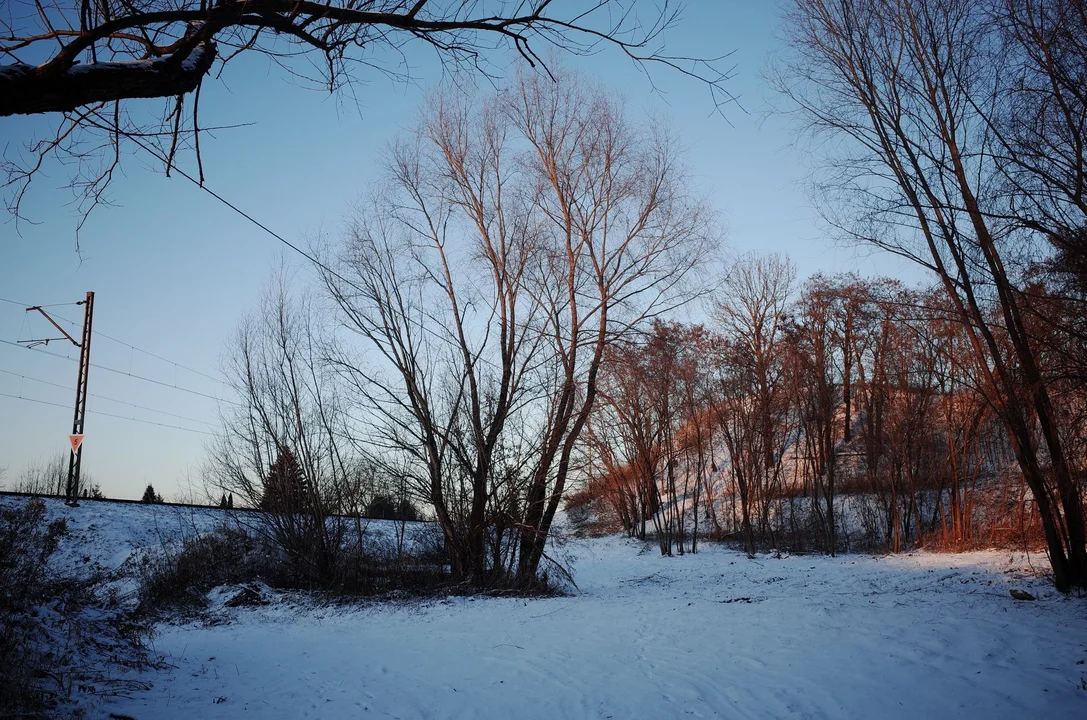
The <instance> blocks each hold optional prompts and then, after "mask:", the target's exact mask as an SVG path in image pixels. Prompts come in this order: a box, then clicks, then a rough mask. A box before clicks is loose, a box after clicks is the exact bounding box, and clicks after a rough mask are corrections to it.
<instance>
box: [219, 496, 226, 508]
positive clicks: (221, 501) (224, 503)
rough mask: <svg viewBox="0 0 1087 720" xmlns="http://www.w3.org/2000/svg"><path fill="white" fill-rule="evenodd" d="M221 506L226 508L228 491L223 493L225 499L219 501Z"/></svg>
mask: <svg viewBox="0 0 1087 720" xmlns="http://www.w3.org/2000/svg"><path fill="white" fill-rule="evenodd" d="M219 507H221V508H223V509H226V493H223V499H222V500H220V501H219Z"/></svg>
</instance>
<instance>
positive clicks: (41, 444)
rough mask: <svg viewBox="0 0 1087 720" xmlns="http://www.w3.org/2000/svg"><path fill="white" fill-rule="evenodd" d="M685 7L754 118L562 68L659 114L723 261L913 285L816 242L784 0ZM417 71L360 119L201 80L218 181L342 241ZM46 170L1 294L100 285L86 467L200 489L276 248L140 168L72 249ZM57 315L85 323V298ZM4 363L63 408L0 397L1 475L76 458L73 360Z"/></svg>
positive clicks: (18, 355) (691, 94) (676, 42)
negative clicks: (233, 343) (776, 259)
mask: <svg viewBox="0 0 1087 720" xmlns="http://www.w3.org/2000/svg"><path fill="white" fill-rule="evenodd" d="M687 5H688V10H687V12H686V14H685V17H684V18H683V20H682V21H681V22H680V24H679V25H678V26H676V27H675V28H674V29H673V30H672V31H671V32H670V33H669V35H668V37H667V41H668V42H669V44H670V45H669V49H670V50H671V51H672V52H675V53H681V54H686V55H701V56H712V55H717V54H720V53H722V52H728V51H733V52H734V54H733V56H732V58H731V61H732V62H733V63H734V64H735V66H736V67H735V78H734V80H732V81H731V83H730V84H729V86H728V87H729V88H730V90H731V91H732V92H733V93H734V94H736V95H737V96H739V99H740V102H741V103H742V105H743V107H744V108H746V110H747V111H748V112H746V113H745V112H743V111H742V110H740V109H739V108H736V107H730V108H727V109H726V111H725V114H726V116H727V121H726V119H722V118H721V117H720V116H718V115H715V114H713V113H712V104H711V102H710V98H709V95H708V92H707V90H706V88H705V87H702V86H700V85H699V84H698V83H697V82H695V81H692V80H690V79H687V78H683V77H682V76H680V75H679V74H677V73H674V72H668V71H666V70H664V69H658V70H657V71H656V74H655V79H656V81H657V84H658V86H659V88H661V89H662V90H663V93H662V94H655V93H653V92H652V88H651V86H650V84H649V82H648V81H647V80H646V79H645V77H644V76H643V75H641V74H640V73H639V72H638V70H637V69H636V68H635V67H634V66H632V64H631V63H630V62H629V61H627V60H626V59H625V58H622V57H620V56H619V55H618V54H617V53H603V54H600V55H597V56H594V57H590V58H584V59H577V60H576V61H575V62H571V63H569V64H570V65H572V66H573V67H576V69H578V70H581V71H583V72H585V73H587V74H588V75H590V76H592V77H595V78H596V79H597V80H599V81H600V82H603V83H605V84H607V85H608V86H610V87H613V88H615V90H616V91H618V92H620V93H622V94H624V95H625V96H626V98H627V102H628V105H629V106H630V108H631V109H632V110H633V111H635V112H644V113H646V114H649V115H654V116H658V115H659V116H663V117H665V118H667V119H668V121H669V122H670V123H671V125H672V128H673V129H674V131H675V132H676V133H677V135H678V136H679V137H680V139H681V140H682V142H683V144H684V145H685V146H686V147H687V148H688V150H689V156H688V158H687V160H688V162H689V164H690V167H691V169H692V170H693V173H694V180H695V182H696V184H697V186H698V187H699V188H700V189H701V190H702V191H703V192H704V193H705V194H706V195H707V197H708V198H709V199H710V200H711V202H712V203H713V204H714V205H715V206H716V208H717V209H718V210H719V211H720V212H721V213H722V215H723V217H724V218H725V221H726V223H727V226H728V229H729V236H728V251H729V252H730V253H743V252H746V251H749V250H756V251H774V252H780V253H786V254H788V255H789V256H791V257H792V258H793V260H794V262H795V263H796V265H797V267H798V270H799V273H800V275H801V276H802V277H803V276H807V275H809V274H811V273H813V272H816V271H824V272H837V271H844V270H850V271H856V272H860V273H862V274H890V275H897V276H901V277H910V278H912V277H916V274H915V271H912V270H909V269H906V268H903V267H902V265H901V264H899V263H898V262H897V261H895V260H893V259H891V258H888V257H874V258H873V257H869V256H867V255H866V254H865V253H864V252H863V251H861V252H858V251H856V250H852V249H848V248H842V247H838V246H836V245H835V244H834V243H833V242H832V241H830V240H828V238H827V236H826V235H825V234H824V232H823V231H822V229H821V227H820V224H819V222H818V220H817V217H816V213H815V212H814V210H813V209H812V208H811V205H810V203H809V201H808V199H807V195H806V193H805V188H804V178H805V175H806V173H807V168H806V165H805V161H804V157H803V153H802V151H801V150H800V149H798V148H796V147H794V146H793V139H794V133H793V130H792V128H791V127H790V126H789V123H788V121H787V120H785V119H784V118H781V117H776V116H771V117H769V118H766V117H764V114H763V112H762V111H763V110H764V109H765V106H766V100H767V98H768V97H769V95H768V91H767V90H765V89H764V86H763V83H762V82H761V81H760V79H759V72H760V70H761V69H762V67H763V65H764V63H765V62H766V60H767V56H768V54H769V53H771V52H773V51H775V49H776V48H777V45H776V40H775V33H776V32H777V26H778V9H777V5H776V3H773V2H731V1H726V0H720V1H718V0H713V1H712V2H711V1H710V0H690V1H689V2H688V3H687ZM412 59H413V60H416V61H417V62H418V66H417V67H416V68H415V71H414V72H415V74H416V76H417V79H418V82H417V83H415V84H396V83H393V82H390V81H389V80H387V79H385V78H383V77H381V76H379V75H376V74H374V75H371V76H364V77H363V78H362V79H363V80H364V81H365V84H364V85H362V86H361V87H360V89H359V96H360V99H361V101H362V111H361V113H360V112H358V111H356V110H355V107H354V105H349V106H345V103H342V102H339V101H338V100H337V98H335V97H330V96H329V95H328V94H327V93H322V92H319V91H314V90H307V89H304V88H301V87H298V86H297V85H294V84H292V83H291V82H290V81H289V80H288V79H287V78H286V77H285V76H284V75H283V73H282V72H281V71H279V70H278V69H277V68H275V67H274V66H271V65H270V63H269V62H268V61H267V59H265V58H263V57H259V56H250V57H248V58H246V57H244V56H243V57H241V58H239V59H238V60H236V61H234V63H232V65H231V67H230V68H228V70H227V72H226V73H225V74H224V82H214V81H211V82H208V83H207V84H206V85H205V88H204V90H203V96H202V98H201V114H202V123H203V124H206V125H211V124H220V125H227V124H233V123H255V125H253V126H250V127H245V128H240V129H234V130H225V131H220V132H217V133H215V135H214V137H205V138H204V140H203V141H202V143H203V149H204V166H205V174H206V177H207V183H208V185H209V187H211V188H212V189H214V190H215V191H217V192H219V193H220V194H222V195H223V196H225V197H226V198H227V199H229V200H230V201H231V202H233V203H235V204H236V205H238V206H239V207H241V208H242V209H244V210H245V211H247V212H249V213H251V214H252V215H253V216H254V217H256V218H257V219H259V220H260V221H261V222H263V223H264V224H266V225H268V226H269V227H270V228H272V229H274V230H275V231H276V232H278V233H280V234H281V235H283V236H284V237H285V238H287V239H288V240H291V241H296V242H299V243H300V244H305V239H306V237H307V236H312V235H313V234H315V233H317V232H319V231H321V230H329V229H334V228H335V227H336V226H337V225H338V223H339V222H340V221H341V218H343V217H344V216H345V215H346V213H347V211H348V206H349V204H350V203H351V202H352V201H353V200H355V199H356V198H357V197H358V196H359V195H360V194H361V193H362V192H364V190H365V189H366V187H367V185H368V184H369V183H370V182H372V181H373V179H374V178H375V177H376V176H377V159H378V157H379V155H380V152H381V151H382V149H383V147H384V146H385V144H386V143H387V142H388V141H390V140H391V139H392V138H393V137H394V136H395V135H396V133H397V132H398V131H399V130H400V129H401V128H403V127H406V126H408V125H410V123H411V120H412V117H413V114H414V112H415V110H416V108H417V107H418V105H419V103H420V102H421V100H422V99H423V97H424V95H425V93H426V89H427V87H429V86H430V85H431V84H433V83H435V82H438V81H441V79H442V78H441V74H440V71H439V68H437V67H436V66H434V64H433V63H431V62H430V61H429V59H428V57H427V56H426V55H425V54H418V55H416V56H413V58H412ZM53 122H55V120H54V119H53V118H51V117H49V116H39V117H30V118H0V138H3V144H8V143H13V144H17V143H22V142H25V141H27V140H29V139H30V138H31V137H32V136H33V135H35V134H36V133H37V134H41V133H44V132H48V130H49V128H50V126H51V124H52V123H53ZM47 169H48V176H47V177H43V178H40V179H38V180H37V181H36V183H35V185H34V186H33V187H32V189H31V191H30V193H29V195H28V197H27V202H26V204H25V206H24V214H25V215H26V216H28V217H29V218H31V219H33V220H34V221H35V222H36V223H37V224H33V225H30V224H22V225H20V227H19V228H16V226H15V224H14V223H12V222H6V223H5V224H0V298H3V299H5V300H12V301H16V302H17V303H24V302H26V303H31V304H45V303H62V302H72V303H74V302H76V301H78V300H81V299H82V298H83V296H84V294H85V293H86V291H87V290H93V291H95V293H96V297H95V319H94V328H95V330H97V331H99V332H100V333H104V335H99V336H96V337H95V339H94V343H93V345H92V348H93V352H92V361H93V362H94V363H96V364H97V365H99V366H102V367H108V368H110V370H102V369H99V368H92V370H91V374H90V381H89V382H90V390H91V399H90V403H89V410H90V413H91V414H90V415H89V416H88V419H87V427H86V438H87V439H86V445H85V449H84V464H85V467H86V468H87V469H88V470H89V471H90V473H91V475H92V476H93V478H94V479H95V480H96V481H97V482H99V483H100V484H101V486H102V488H103V490H104V491H105V492H106V494H107V495H110V496H116V497H139V496H140V495H141V494H142V492H143V488H144V486H145V485H146V484H147V483H148V482H151V483H153V484H154V485H155V488H156V489H157V490H158V491H159V492H160V493H163V494H165V495H166V496H167V497H168V498H171V497H175V496H177V494H178V493H179V492H181V491H182V490H183V488H184V487H185V485H186V483H187V479H188V478H191V479H192V480H194V481H195V480H197V479H198V474H199V467H200V464H201V462H202V460H203V456H204V445H205V443H206V441H207V440H209V439H210V438H209V437H208V436H207V435H205V434H200V433H197V432H190V431H186V430H180V429H177V428H179V427H184V428H189V429H190V430H199V431H202V432H205V433H206V432H212V431H213V430H214V428H215V427H216V425H217V410H216V402H215V401H214V400H212V399H209V398H207V397H203V395H210V396H214V397H229V395H228V394H227V391H226V388H225V387H224V386H223V385H222V384H221V383H219V382H217V381H216V380H214V379H212V378H214V377H216V376H219V374H220V373H219V367H220V356H221V354H222V352H223V349H224V345H225V343H226V342H227V341H228V339H229V338H230V336H231V334H232V332H233V330H234V328H235V327H236V326H237V324H238V323H239V321H240V319H241V317H242V315H243V314H244V313H246V312H247V311H249V310H250V309H251V308H253V307H254V306H255V305H256V304H257V301H258V299H259V294H260V291H261V288H262V285H263V284H264V283H265V282H266V281H267V280H268V278H269V276H270V274H271V272H272V270H273V268H274V267H275V266H277V265H278V263H279V261H280V258H281V257H283V255H284V252H285V248H284V247H283V246H282V245H281V244H280V243H279V242H277V241H276V240H275V239H274V238H272V237H271V236H269V235H267V234H266V233H264V232H263V231H262V230H260V229H259V228H257V227H255V226H253V225H252V224H250V223H249V222H248V221H246V220H244V219H243V218H241V217H239V216H238V215H236V214H235V213H234V212H233V211H231V210H229V209H228V208H226V207H224V206H223V205H221V204H219V203H218V202H217V201H215V200H214V199H213V198H211V197H210V196H208V195H206V194H205V193H203V192H201V191H200V190H199V189H197V188H195V187H194V186H192V185H191V184H189V183H188V182H187V181H185V180H183V179H181V178H167V177H165V176H164V175H163V174H162V173H161V172H160V171H159V170H158V169H156V168H154V167H153V164H152V163H151V162H149V161H148V159H147V158H145V157H140V156H130V157H128V158H126V160H125V164H124V174H123V175H122V176H121V177H119V178H118V179H117V181H116V182H115V184H114V186H113V189H112V191H111V198H112V200H113V201H114V203H115V206H114V207H109V208H101V209H99V210H97V211H95V213H94V214H93V215H92V216H91V219H90V220H89V222H88V223H87V225H86V226H85V227H84V228H83V230H82V232H81V233H80V237H79V241H80V247H81V250H82V252H81V253H80V254H77V253H76V251H75V227H76V218H75V216H74V214H73V209H72V207H71V206H70V202H71V199H72V196H71V193H70V192H69V191H68V190H65V189H63V188H62V187H61V186H63V185H64V183H65V182H66V178H67V176H66V174H65V173H66V169H65V168H63V167H60V166H57V165H52V166H50V167H49V168H47ZM287 252H288V257H289V251H287ZM294 259H296V258H292V261H293V260H294ZM50 310H51V311H54V312H56V313H57V314H58V315H60V316H62V317H65V318H69V319H71V320H75V321H78V320H80V319H81V313H82V310H81V308H79V307H77V306H75V305H74V304H73V305H71V306H61V307H56V308H50ZM49 330H50V328H49V327H48V325H47V324H46V323H45V321H44V320H43V319H42V318H40V317H37V318H28V317H27V314H26V313H25V312H24V310H23V308H22V307H21V306H20V305H17V304H12V303H9V302H0V340H2V341H15V340H17V339H24V338H26V337H29V336H30V335H31V334H34V336H35V337H38V336H41V334H42V333H47V332H49ZM55 335H56V333H55V332H53V333H51V334H50V335H49V336H55ZM107 336H108V337H107ZM111 338H113V339H111ZM118 341H120V342H118ZM135 348H138V349H139V351H138V350H137V349H135ZM47 349H48V350H49V352H51V353H57V354H60V355H65V356H69V357H71V358H75V357H77V352H78V351H77V350H76V349H75V348H73V347H72V346H71V345H70V344H68V345H67V347H66V346H65V344H64V343H51V344H50V345H49V347H48V348H47ZM148 352H149V353H153V354H154V355H157V356H159V357H160V358H166V359H167V360H162V359H158V358H155V357H152V356H151V355H148V354H147V353H148ZM186 368H191V369H193V370H196V371H198V373H200V374H197V373H194V372H191V371H190V370H188V369H186ZM0 370H2V371H4V372H0V394H6V395H16V396H21V397H22V398H33V399H35V400H41V401H44V402H49V403H57V404H59V405H61V406H63V407H53V406H50V405H43V404H40V403H36V402H29V401H26V400H22V399H16V398H12V397H6V396H4V395H0V467H5V466H6V468H7V471H6V482H7V483H11V482H12V481H14V480H15V479H16V478H17V476H18V475H19V474H20V472H21V471H22V469H23V468H24V467H25V466H26V465H27V464H28V463H31V462H35V461H39V460H42V459H45V458H46V457H48V456H49V455H51V454H53V453H59V452H63V451H66V449H67V435H68V433H69V431H70V427H71V410H70V406H71V404H72V401H73V391H72V390H70V389H69V388H72V387H74V384H75V375H76V363H75V362H73V361H72V360H70V359H64V358H58V357H54V356H51V355H46V354H44V353H40V352H33V351H28V350H25V349H22V348H17V347H12V346H11V345H7V344H4V343H2V342H0ZM134 376H142V377H144V378H150V379H152V380H156V381H158V383H160V384H153V383H150V382H147V381H146V380H140V379H137V378H136V377H134ZM207 376H212V377H210V378H209V377H207ZM40 380H44V381H47V382H49V383H55V384H57V385H61V386H63V387H55V386H53V385H48V384H45V383H42V382H38V381H40ZM166 386H177V387H179V388H184V389H185V390H190V391H194V392H196V393H201V395H197V394H194V393H193V392H184V391H182V390H177V389H174V387H166ZM105 398H110V399H109V400H107V399H105ZM118 401H120V402H118ZM124 403H127V404H124ZM133 405H142V406H144V408H153V409H155V410H159V411H164V412H152V411H149V410H146V409H140V408H136V407H133ZM96 413H98V414H96ZM100 413H111V414H115V415H123V416H126V417H127V418H136V419H137V420H142V421H145V422H133V421H132V420H130V419H120V418H114V417H108V416H105V415H102V414H100ZM165 413H170V414H165ZM178 416H183V418H185V419H182V417H178ZM197 421H200V422H197ZM152 422H153V423H159V424H158V425H153V424H148V423H152ZM164 426H174V427H164Z"/></svg>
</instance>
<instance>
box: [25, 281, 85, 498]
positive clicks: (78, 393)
mask: <svg viewBox="0 0 1087 720" xmlns="http://www.w3.org/2000/svg"><path fill="white" fill-rule="evenodd" d="M76 305H83V306H84V307H83V335H82V337H81V340H82V342H76V340H75V338H73V337H72V336H71V335H69V334H68V331H66V330H65V329H64V328H62V327H61V326H60V325H58V324H57V321H56V320H54V319H53V318H51V317H50V316H49V313H47V312H46V311H45V310H43V309H42V308H41V307H39V306H37V305H35V306H34V307H28V308H27V309H26V311H27V312H32V311H34V310H37V311H38V312H40V313H41V314H42V315H44V316H45V319H46V320H48V321H49V322H50V323H52V324H53V327H55V328H56V329H57V330H59V331H60V332H61V333H62V334H63V335H64V337H65V338H67V339H68V340H70V341H71V343H72V344H73V345H75V346H76V347H77V348H79V376H78V378H77V379H76V385H75V415H74V417H73V419H72V434H71V435H70V436H69V440H70V441H71V444H72V454H71V456H70V457H69V458H68V484H67V487H66V488H65V492H64V503H65V504H66V505H71V506H72V507H75V506H77V505H78V504H79V503H78V502H77V501H78V499H79V468H80V465H81V464H82V461H83V422H84V421H85V420H86V418H87V374H88V372H89V371H90V368H91V321H92V319H93V317H94V293H93V292H88V293H87V299H86V300H81V301H79V302H78V303H76ZM61 339H62V338H45V339H42V340H28V341H26V342H27V347H33V346H34V345H48V344H49V341H50V340H61Z"/></svg>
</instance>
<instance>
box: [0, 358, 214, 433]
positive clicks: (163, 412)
mask: <svg viewBox="0 0 1087 720" xmlns="http://www.w3.org/2000/svg"><path fill="white" fill-rule="evenodd" d="M0 373H5V374H7V375H14V376H15V377H17V378H22V379H23V380H30V381H31V382H36V383H41V384H42V385H51V386H52V387H56V388H60V389H62V390H71V388H70V387H68V386H67V385H61V384H60V383H55V382H50V381H49V380H42V379H40V378H36V377H30V376H29V375H21V374H19V373H16V372H12V371H11V370H4V369H3V368H0ZM91 397H92V398H96V399H98V400H108V401H109V402H115V403H119V404H121V405H127V406H129V407H133V408H137V409H139V410H147V411H148V412H153V413H159V414H161V415H169V416H170V417H175V418H177V419H178V420H188V421H189V422H195V423H200V424H201V425H208V426H210V425H211V423H209V422H208V421H207V420H199V419H197V418H193V417H188V416H187V415H178V414H177V413H172V412H168V411H166V410H159V409H157V408H152V407H147V406H146V405H137V404H136V403H131V402H128V401H127V400H118V399H117V398H111V397H108V396H106V395H100V394H98V393H91Z"/></svg>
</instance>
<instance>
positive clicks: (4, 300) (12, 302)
mask: <svg viewBox="0 0 1087 720" xmlns="http://www.w3.org/2000/svg"><path fill="white" fill-rule="evenodd" d="M0 302H6V303H11V304H12V305H18V306H20V307H21V308H23V309H24V310H25V309H26V308H28V307H30V306H31V305H33V303H21V302H16V301H15V300H9V299H8V298H0ZM78 304H79V303H77V302H75V301H72V302H63V303H52V304H51V305H35V306H34V307H43V308H47V307H60V306H61V305H78ZM64 322H72V321H71V320H65V321H64ZM72 324H73V325H75V323H72Z"/></svg>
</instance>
